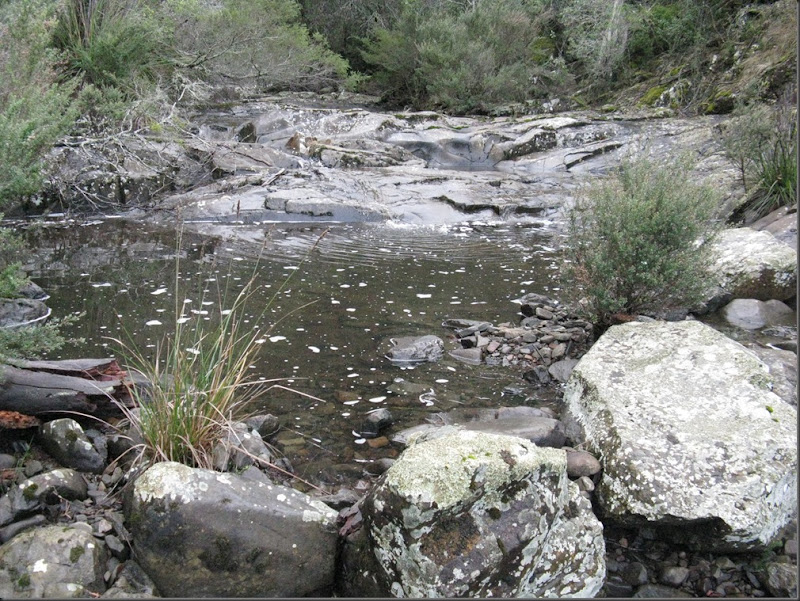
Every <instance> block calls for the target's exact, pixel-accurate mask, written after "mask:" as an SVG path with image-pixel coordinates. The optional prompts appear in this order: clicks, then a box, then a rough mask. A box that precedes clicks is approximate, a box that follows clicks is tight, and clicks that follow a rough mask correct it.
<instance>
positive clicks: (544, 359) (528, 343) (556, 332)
mask: <svg viewBox="0 0 800 601" xmlns="http://www.w3.org/2000/svg"><path fill="white" fill-rule="evenodd" d="M513 302H515V303H517V304H518V305H519V306H520V309H519V315H520V320H519V322H518V323H517V324H516V325H515V324H512V323H501V324H498V325H493V324H491V323H489V322H482V321H472V320H466V319H448V320H446V321H445V322H444V323H443V324H442V325H443V326H445V327H449V328H452V329H453V330H454V333H455V336H456V338H457V339H458V342H459V343H460V345H461V347H462V348H460V349H456V350H455V351H452V352H451V356H453V357H455V358H456V359H459V360H461V361H464V362H466V363H472V364H479V363H487V364H489V365H502V366H504V367H508V366H518V367H521V368H525V369H531V368H534V367H535V366H543V367H545V368H546V367H549V366H550V365H552V364H553V363H555V362H557V361H561V360H563V359H567V358H574V359H578V358H580V357H581V356H583V354H584V353H585V352H586V351H587V350H588V348H589V347H590V346H591V343H592V340H593V336H592V330H593V326H592V324H591V323H589V322H588V321H586V320H583V319H580V318H578V317H577V316H576V315H575V314H574V313H573V312H572V311H571V310H570V309H569V307H566V306H563V305H561V304H560V303H559V302H558V301H557V300H553V299H550V298H548V297H546V296H543V295H541V294H536V293H530V294H526V295H525V296H523V297H521V298H518V299H515V300H514V301H513Z"/></svg>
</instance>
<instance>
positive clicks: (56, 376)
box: [0, 358, 133, 417]
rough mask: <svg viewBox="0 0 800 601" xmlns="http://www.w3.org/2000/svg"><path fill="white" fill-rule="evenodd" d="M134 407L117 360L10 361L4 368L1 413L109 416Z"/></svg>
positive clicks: (0, 375)
mask: <svg viewBox="0 0 800 601" xmlns="http://www.w3.org/2000/svg"><path fill="white" fill-rule="evenodd" d="M120 404H122V405H124V406H126V407H131V406H133V403H132V400H131V397H130V391H129V381H128V378H127V374H126V372H125V371H124V370H122V369H121V368H120V366H119V364H118V363H117V361H116V360H115V359H113V358H112V359H75V360H66V361H9V364H8V365H3V366H0V411H16V412H19V413H22V414H24V415H36V416H38V415H45V414H57V413H62V412H65V411H75V412H79V413H85V414H88V415H94V416H98V417H107V416H110V415H119V414H120V413H121V409H120Z"/></svg>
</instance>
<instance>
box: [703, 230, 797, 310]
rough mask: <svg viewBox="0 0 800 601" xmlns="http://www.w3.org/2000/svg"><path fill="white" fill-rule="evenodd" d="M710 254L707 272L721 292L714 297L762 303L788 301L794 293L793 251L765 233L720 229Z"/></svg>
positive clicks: (795, 273)
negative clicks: (748, 299) (709, 264)
mask: <svg viewBox="0 0 800 601" xmlns="http://www.w3.org/2000/svg"><path fill="white" fill-rule="evenodd" d="M714 253H715V260H714V263H713V266H712V268H711V270H712V273H715V274H716V275H717V280H718V284H719V286H720V288H721V289H722V290H723V291H724V294H723V295H717V296H727V297H728V298H754V299H757V300H764V301H766V300H771V299H777V300H788V299H790V298H792V297H793V296H794V295H795V294H796V293H797V252H796V251H795V249H794V248H792V247H791V246H789V245H788V244H784V243H783V242H781V241H779V240H777V239H776V238H775V237H774V236H773V235H772V234H770V233H769V232H765V231H756V230H753V229H750V228H746V227H742V228H735V229H728V230H723V231H722V232H720V235H719V238H718V239H717V241H716V242H715V243H714ZM723 302H724V301H723ZM712 308H713V303H712Z"/></svg>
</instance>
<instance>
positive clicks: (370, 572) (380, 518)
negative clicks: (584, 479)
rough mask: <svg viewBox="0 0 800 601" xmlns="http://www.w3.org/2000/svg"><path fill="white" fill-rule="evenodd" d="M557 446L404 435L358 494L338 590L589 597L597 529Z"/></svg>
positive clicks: (598, 573) (599, 549)
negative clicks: (359, 529) (375, 478)
mask: <svg viewBox="0 0 800 601" xmlns="http://www.w3.org/2000/svg"><path fill="white" fill-rule="evenodd" d="M566 469H567V461H566V453H565V452H564V451H561V450H556V449H547V448H540V447H537V446H536V445H534V444H532V443H530V442H528V441H526V440H523V439H520V438H516V437H513V436H503V435H496V434H487V433H483V432H454V433H452V434H449V435H446V436H441V437H437V438H434V439H432V440H426V441H423V442H418V443H416V444H413V445H412V446H411V447H409V448H408V449H406V451H404V452H403V454H402V455H401V456H400V457H399V458H398V460H397V461H396V462H395V463H394V464H393V465H392V466H391V467H390V468H389V469H388V471H387V472H386V473H385V474H384V475H383V476H382V477H381V480H379V482H378V483H377V484H376V486H375V487H374V488H373V489H372V490H371V491H370V493H369V494H368V495H367V497H366V498H365V499H364V501H363V503H362V508H361V511H362V515H363V524H364V525H363V528H364V530H365V533H363V534H361V540H358V537H356V540H355V541H352V542H349V543H348V544H346V545H345V549H344V555H343V556H344V558H345V562H344V566H343V574H344V576H345V577H344V580H345V582H346V590H344V591H342V592H343V594H345V595H351V596H364V595H371V596H376V595H377V596H382V597H385V596H395V597H463V596H466V597H484V596H493V597H494V596H497V597H548V596H582V597H588V596H593V595H595V594H596V593H598V592H599V590H600V588H601V586H602V584H603V581H604V579H605V555H604V553H605V545H604V541H603V535H602V532H603V528H602V525H601V524H600V522H599V521H598V520H597V518H595V516H594V514H593V513H592V510H591V505H590V503H589V501H588V500H586V499H584V498H583V497H582V496H581V495H580V493H579V491H578V487H577V486H576V485H575V484H573V483H572V482H571V481H570V480H569V479H568V478H567V471H566Z"/></svg>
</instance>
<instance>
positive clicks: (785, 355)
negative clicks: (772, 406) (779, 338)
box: [747, 343, 797, 408]
mask: <svg viewBox="0 0 800 601" xmlns="http://www.w3.org/2000/svg"><path fill="white" fill-rule="evenodd" d="M747 348H748V349H750V350H751V351H752V352H753V353H755V355H756V356H757V357H758V358H759V359H761V361H763V362H764V363H765V364H766V366H767V367H768V368H769V373H770V375H771V376H772V392H774V393H775V394H777V395H778V396H779V397H781V398H782V399H783V400H784V401H786V402H787V403H789V404H790V405H792V406H794V407H795V408H797V353H794V352H792V351H787V350H783V349H779V348H772V347H770V346H762V345H760V344H757V343H747Z"/></svg>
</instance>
